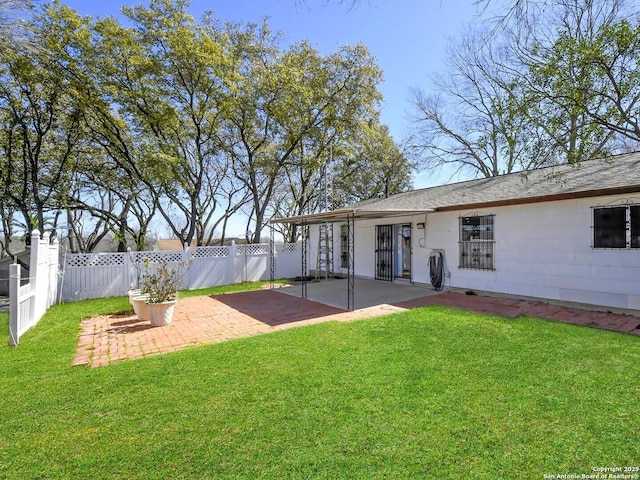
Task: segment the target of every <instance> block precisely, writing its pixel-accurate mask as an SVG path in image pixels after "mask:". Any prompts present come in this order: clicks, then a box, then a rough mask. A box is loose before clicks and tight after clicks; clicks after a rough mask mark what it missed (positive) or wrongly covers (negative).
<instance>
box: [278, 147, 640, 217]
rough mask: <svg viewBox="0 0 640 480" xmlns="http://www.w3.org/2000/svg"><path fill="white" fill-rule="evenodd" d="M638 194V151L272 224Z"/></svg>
mask: <svg viewBox="0 0 640 480" xmlns="http://www.w3.org/2000/svg"><path fill="white" fill-rule="evenodd" d="M637 192H640V152H635V153H629V154H624V155H617V156H612V157H609V158H607V159H604V160H590V161H584V162H581V163H579V164H576V165H558V166H553V167H547V168H540V169H537V170H530V171H527V172H518V173H511V174H508V175H500V176H497V177H491V178H481V179H476V180H468V181H465V182H459V183H452V184H449V185H441V186H437V187H429V188H422V189H418V190H412V191H409V192H404V193H398V194H395V195H391V196H390V197H388V198H380V199H378V198H375V199H370V200H365V201H363V202H359V203H357V204H355V205H352V206H351V207H348V208H344V209H340V210H337V211H334V212H327V213H325V214H312V215H307V216H304V215H301V216H299V217H291V218H289V219H277V220H276V222H278V223H288V222H297V221H302V220H307V219H309V220H312V221H323V220H329V219H331V218H337V217H338V216H342V217H344V216H345V215H349V214H355V215H356V216H360V217H364V216H366V215H367V212H369V213H370V214H369V216H370V217H373V215H374V213H375V214H377V215H378V216H379V217H383V216H385V215H384V212H388V213H389V214H391V215H401V214H402V213H405V214H411V213H418V212H423V213H424V212H430V211H431V212H432V211H446V210H462V209H470V208H486V207H491V206H499V205H516V204H525V203H535V202H546V201H552V200H562V199H569V198H584V197H594V196H600V195H613V194H626V193H637Z"/></svg>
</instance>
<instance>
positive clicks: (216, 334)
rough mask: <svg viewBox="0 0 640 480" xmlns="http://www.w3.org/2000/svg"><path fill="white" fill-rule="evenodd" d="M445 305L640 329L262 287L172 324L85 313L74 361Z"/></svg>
mask: <svg viewBox="0 0 640 480" xmlns="http://www.w3.org/2000/svg"><path fill="white" fill-rule="evenodd" d="M434 304H437V305H444V306H451V307H456V308H461V309H465V310H470V311H477V312H482V313H488V314H492V315H499V316H504V317H510V318H515V317H518V316H520V315H529V316H534V317H539V318H545V319H549V320H556V321H561V322H567V323H573V324H577V325H584V326H589V327H595V328H603V329H607V330H615V331H618V332H624V333H629V334H632V335H640V316H631V315H622V314H615V313H608V312H594V311H590V310H583V309H579V308H571V307H565V306H558V305H550V304H545V303H540V302H534V301H527V300H517V299H509V298H497V297H484V296H470V295H464V294H460V293H447V292H445V293H440V294H438V295H430V296H428V297H422V298H418V299H415V300H411V301H407V302H401V303H398V304H395V305H387V304H384V305H377V306H374V307H369V308H364V309H361V310H355V311H353V312H348V311H345V310H341V309H338V308H334V307H331V306H328V305H324V304H321V303H317V302H312V301H309V300H304V299H302V298H298V297H294V296H291V295H287V294H284V293H281V292H278V291H277V290H259V291H251V292H242V293H233V294H226V295H218V296H212V297H207V296H202V297H191V298H186V299H183V300H180V301H178V303H177V304H176V309H175V312H174V316H173V322H172V323H171V325H167V326H164V327H151V325H150V324H149V322H140V321H139V320H138V318H137V317H136V316H135V315H134V314H133V312H131V313H127V314H118V315H104V316H99V317H92V318H87V319H85V320H83V321H82V325H81V332H80V334H79V337H78V345H77V349H76V355H75V358H74V362H73V364H74V365H88V366H90V367H101V366H106V365H109V364H112V363H115V362H119V361H123V360H127V359H135V358H142V357H146V356H150V355H157V354H160V353H166V352H171V351H175V350H179V349H182V348H186V347H189V346H193V345H203V344H208V343H214V342H223V341H226V340H231V339H235V338H242V337H247V336H251V335H258V334H261V333H268V332H273V331H277V330H282V329H285V328H292V327H297V326H303V325H310V324H314V323H320V322H326V321H331V320H333V321H350V320H356V319H363V318H371V317H375V316H379V315H386V314H389V313H393V312H399V311H404V310H406V309H410V308H416V307H419V306H425V305H434Z"/></svg>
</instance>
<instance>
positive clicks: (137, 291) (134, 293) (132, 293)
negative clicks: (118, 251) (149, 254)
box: [127, 248, 147, 317]
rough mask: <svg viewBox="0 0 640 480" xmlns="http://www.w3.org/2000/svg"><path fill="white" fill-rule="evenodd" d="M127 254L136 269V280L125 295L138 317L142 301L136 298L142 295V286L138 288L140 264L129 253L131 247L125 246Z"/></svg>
mask: <svg viewBox="0 0 640 480" xmlns="http://www.w3.org/2000/svg"><path fill="white" fill-rule="evenodd" d="M127 254H128V255H129V261H130V263H131V265H133V267H134V268H135V269H136V282H135V285H131V286H130V287H129V290H127V296H128V297H129V303H130V304H131V306H132V307H133V313H135V314H136V315H138V317H139V316H140V312H139V307H140V305H141V303H143V302H141V301H138V300H136V298H137V297H140V296H142V288H140V281H141V278H142V266H141V265H140V264H139V263H138V262H136V261H135V258H134V256H133V255H132V253H131V248H127ZM145 266H147V263H145Z"/></svg>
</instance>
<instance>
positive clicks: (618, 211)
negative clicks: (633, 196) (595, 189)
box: [592, 205, 640, 249]
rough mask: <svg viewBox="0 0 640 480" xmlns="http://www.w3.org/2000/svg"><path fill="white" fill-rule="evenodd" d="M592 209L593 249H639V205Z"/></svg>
mask: <svg viewBox="0 0 640 480" xmlns="http://www.w3.org/2000/svg"><path fill="white" fill-rule="evenodd" d="M592 208H593V248H610V249H631V248H640V205H611V206H606V207H592Z"/></svg>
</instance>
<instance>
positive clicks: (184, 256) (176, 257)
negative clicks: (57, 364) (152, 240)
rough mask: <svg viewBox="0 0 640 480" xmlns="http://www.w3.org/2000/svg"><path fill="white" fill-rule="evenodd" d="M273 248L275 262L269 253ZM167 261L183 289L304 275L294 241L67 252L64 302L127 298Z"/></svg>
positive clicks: (299, 251) (63, 282)
mask: <svg viewBox="0 0 640 480" xmlns="http://www.w3.org/2000/svg"><path fill="white" fill-rule="evenodd" d="M270 248H273V252H272V253H273V260H274V261H273V264H271V252H270ZM162 261H164V262H167V264H168V265H169V266H170V267H171V268H176V269H178V270H179V271H180V273H181V274H182V280H183V288H184V289H187V290H193V289H197V288H205V287H213V286H218V285H229V284H232V283H240V282H246V281H259V280H269V278H270V276H271V268H272V267H273V270H274V271H273V276H274V278H289V277H295V276H298V275H300V271H301V249H300V245H299V244H296V243H276V244H273V247H271V246H270V245H269V244H249V245H235V244H232V245H231V246H226V247H222V246H221V247H192V248H189V249H187V250H184V251H182V250H179V251H171V252H162V251H152V252H126V253H96V254H69V255H66V256H65V260H64V269H63V274H62V299H63V300H64V301H74V300H84V299H87V298H102V297H112V296H119V295H126V293H127V290H128V289H129V288H131V287H134V286H136V285H137V284H138V283H139V280H140V278H141V277H142V275H144V273H145V271H148V272H153V271H154V269H155V268H156V266H157V265H158V263H159V262H162Z"/></svg>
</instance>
